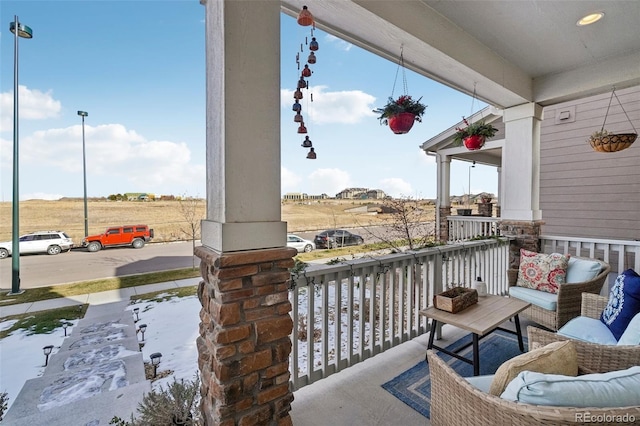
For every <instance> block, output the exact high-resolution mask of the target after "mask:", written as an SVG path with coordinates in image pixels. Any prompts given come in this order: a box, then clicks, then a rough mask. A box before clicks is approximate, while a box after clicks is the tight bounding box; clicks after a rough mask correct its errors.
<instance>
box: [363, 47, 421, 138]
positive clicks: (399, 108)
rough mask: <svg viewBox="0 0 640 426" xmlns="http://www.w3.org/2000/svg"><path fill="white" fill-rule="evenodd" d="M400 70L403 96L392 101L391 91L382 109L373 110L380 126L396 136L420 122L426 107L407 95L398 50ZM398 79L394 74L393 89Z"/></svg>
mask: <svg viewBox="0 0 640 426" xmlns="http://www.w3.org/2000/svg"><path fill="white" fill-rule="evenodd" d="M400 68H402V82H403V86H404V92H405V94H404V95H402V96H400V97H399V98H398V99H395V100H394V99H393V90H392V91H391V96H390V97H389V100H388V102H387V104H386V105H385V106H384V107H382V108H376V109H374V110H373V112H375V113H376V114H379V117H378V120H380V124H388V125H389V128H390V129H391V131H392V132H393V133H395V134H396V135H403V134H405V133H408V132H409V130H411V128H412V127H413V123H415V122H416V121H422V116H423V115H424V110H425V109H426V108H427V106H426V105H424V104H422V103H420V100H421V99H422V98H420V99H418V100H417V101H416V100H414V99H413V98H412V97H411V96H409V95H407V77H406V75H405V70H404V57H403V55H402V50H400V61H399V62H398V71H399V70H400ZM397 79H398V73H397V72H396V81H394V82H393V88H394V89H395V85H396V82H397Z"/></svg>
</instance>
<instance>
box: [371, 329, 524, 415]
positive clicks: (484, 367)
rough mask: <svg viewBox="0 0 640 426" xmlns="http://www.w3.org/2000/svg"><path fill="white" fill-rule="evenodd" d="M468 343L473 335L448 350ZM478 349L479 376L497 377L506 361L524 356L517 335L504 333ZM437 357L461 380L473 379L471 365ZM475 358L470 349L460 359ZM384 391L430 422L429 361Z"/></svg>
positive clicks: (484, 341)
mask: <svg viewBox="0 0 640 426" xmlns="http://www.w3.org/2000/svg"><path fill="white" fill-rule="evenodd" d="M522 339H523V341H524V347H525V350H526V348H527V338H526V337H523V338H522ZM469 342H471V335H470V334H469V335H467V336H465V337H464V338H462V339H460V340H458V341H457V342H454V343H452V344H451V345H449V346H447V347H446V349H447V350H449V351H453V350H455V349H456V348H459V347H460V346H463V345H464V344H466V343H469ZM479 347H480V375H485V374H493V373H495V372H496V370H497V369H498V367H500V365H501V364H502V363H503V362H504V361H506V360H508V359H511V358H513V357H515V356H517V355H520V354H521V353H522V352H520V348H519V347H518V337H517V336H516V335H515V334H510V333H506V332H504V331H501V330H496V331H494V332H493V333H491V334H490V335H488V336H487V337H485V338H483V339H482V340H480V344H479ZM436 353H437V354H438V356H440V357H441V358H442V359H443V360H445V361H446V362H447V364H449V365H450V366H451V367H452V368H453V369H454V370H455V371H456V372H457V373H458V374H460V375H461V376H462V377H470V376H473V366H472V365H471V364H467V363H466V362H464V361H460V360H459V359H457V358H454V357H452V356H449V355H447V354H445V353H442V352H440V351H437V350H436ZM472 354H473V349H472V347H471V346H469V347H468V348H465V349H464V350H462V351H461V352H460V355H462V356H464V357H465V358H472V357H473V356H472ZM382 387H383V388H384V389H385V390H386V391H387V392H389V393H391V394H392V395H393V396H395V397H396V398H398V399H399V400H400V401H402V402H404V403H405V404H407V405H408V406H409V407H411V408H413V409H414V410H416V411H417V412H419V413H420V414H422V415H423V416H425V417H427V418H430V409H431V379H430V376H429V364H427V362H426V361H424V360H423V361H420V362H419V363H418V364H416V365H415V366H413V367H411V368H410V369H409V370H407V371H405V372H404V373H402V374H400V375H399V376H398V377H396V378H394V379H391V380H390V381H388V382H386V383H384V384H383V385H382Z"/></svg>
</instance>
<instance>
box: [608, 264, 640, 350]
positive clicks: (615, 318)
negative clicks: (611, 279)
mask: <svg viewBox="0 0 640 426" xmlns="http://www.w3.org/2000/svg"><path fill="white" fill-rule="evenodd" d="M637 313H640V275H638V274H637V273H636V272H635V271H634V270H633V269H627V270H626V271H624V272H623V273H622V274H620V275H618V278H616V283H615V284H614V285H613V287H612V288H611V293H610V294H609V303H607V307H606V308H604V311H602V315H601V316H600V321H602V322H603V323H604V324H605V325H606V326H607V327H609V330H611V334H613V336H614V337H615V338H616V340H620V336H622V334H623V333H624V331H625V330H626V329H627V326H628V325H629V323H630V322H631V320H632V319H633V317H634V316H635V315H636V314H637Z"/></svg>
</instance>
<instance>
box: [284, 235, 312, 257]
mask: <svg viewBox="0 0 640 426" xmlns="http://www.w3.org/2000/svg"><path fill="white" fill-rule="evenodd" d="M287 247H292V248H294V249H296V250H298V253H302V252H305V253H309V252H310V251H311V250H315V248H316V245H315V243H314V242H313V241H309V240H305V239H304V238H302V237H299V236H297V235H294V234H287Z"/></svg>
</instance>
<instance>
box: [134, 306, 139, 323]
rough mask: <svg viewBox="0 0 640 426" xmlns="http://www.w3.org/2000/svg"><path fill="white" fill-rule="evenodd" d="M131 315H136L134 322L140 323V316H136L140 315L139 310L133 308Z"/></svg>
mask: <svg viewBox="0 0 640 426" xmlns="http://www.w3.org/2000/svg"><path fill="white" fill-rule="evenodd" d="M133 313H134V314H136V322H138V321H140V316H139V315H138V314H139V313H140V308H133Z"/></svg>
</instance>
